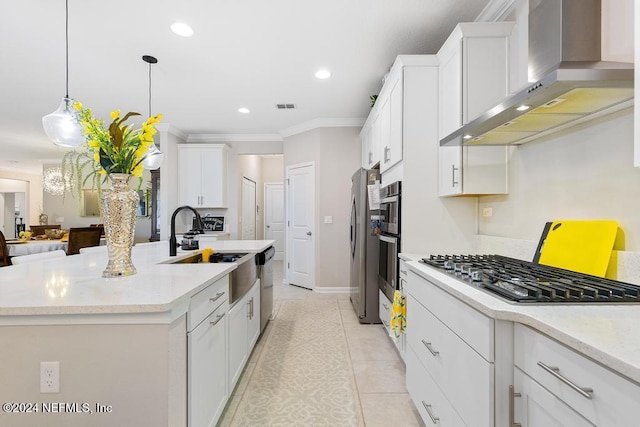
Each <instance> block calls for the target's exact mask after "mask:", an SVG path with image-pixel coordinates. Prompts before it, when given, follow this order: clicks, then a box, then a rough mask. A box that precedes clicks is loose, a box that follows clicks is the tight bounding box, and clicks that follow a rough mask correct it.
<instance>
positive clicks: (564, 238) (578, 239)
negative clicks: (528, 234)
mask: <svg viewBox="0 0 640 427" xmlns="http://www.w3.org/2000/svg"><path fill="white" fill-rule="evenodd" d="M617 233H618V223H617V222H615V221H605V220H594V221H586V220H585V221H580V220H558V221H554V222H552V223H551V227H550V228H549V232H548V234H547V237H546V239H545V240H544V245H543V246H542V250H541V252H540V259H539V261H538V262H539V263H540V264H544V265H549V266H553V267H558V268H564V269H565V270H571V271H577V272H579V273H585V274H591V275H593V276H598V277H604V276H605V273H606V272H607V266H608V265H609V260H610V259H611V251H612V250H613V244H614V243H615V240H616V234H617Z"/></svg>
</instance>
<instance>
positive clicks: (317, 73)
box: [316, 70, 331, 79]
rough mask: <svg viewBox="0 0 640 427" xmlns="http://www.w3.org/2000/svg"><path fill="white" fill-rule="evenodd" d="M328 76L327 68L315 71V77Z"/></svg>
mask: <svg viewBox="0 0 640 427" xmlns="http://www.w3.org/2000/svg"><path fill="white" fill-rule="evenodd" d="M329 77H331V73H330V72H328V71H327V70H318V71H316V78H318V79H328V78H329Z"/></svg>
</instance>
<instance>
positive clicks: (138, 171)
mask: <svg viewBox="0 0 640 427" xmlns="http://www.w3.org/2000/svg"><path fill="white" fill-rule="evenodd" d="M74 107H75V109H76V110H77V111H78V121H79V123H80V124H81V125H82V129H83V133H84V135H85V136H86V137H87V147H88V148H89V150H90V151H91V152H92V153H93V162H94V169H95V170H96V171H97V172H100V173H102V174H107V175H108V174H112V173H126V174H131V175H133V176H135V177H138V178H140V177H142V172H143V170H144V165H143V163H142V161H143V160H144V158H145V156H146V154H147V150H148V149H149V147H150V146H151V144H153V135H155V134H156V132H157V131H156V129H155V125H156V124H157V123H158V122H159V121H160V120H161V119H162V115H161V114H158V115H155V116H152V117H149V118H148V119H147V120H146V121H145V122H143V123H142V126H141V127H140V128H139V129H134V128H133V126H132V125H125V124H124V122H125V121H127V119H129V117H132V116H139V115H140V114H139V113H135V112H129V113H127V114H125V116H124V117H120V110H115V111H112V112H111V120H112V122H111V124H110V125H109V126H108V127H106V126H105V123H104V121H103V120H100V119H96V118H95V117H93V113H92V112H91V109H89V108H84V107H83V106H82V104H81V103H80V102H76V103H75V104H74Z"/></svg>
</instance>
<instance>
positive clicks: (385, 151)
mask: <svg viewBox="0 0 640 427" xmlns="http://www.w3.org/2000/svg"><path fill="white" fill-rule="evenodd" d="M389 151H391V148H389V147H384V162H385V163H387V162H388V161H389V160H391V159H390V158H389V156H388V154H389Z"/></svg>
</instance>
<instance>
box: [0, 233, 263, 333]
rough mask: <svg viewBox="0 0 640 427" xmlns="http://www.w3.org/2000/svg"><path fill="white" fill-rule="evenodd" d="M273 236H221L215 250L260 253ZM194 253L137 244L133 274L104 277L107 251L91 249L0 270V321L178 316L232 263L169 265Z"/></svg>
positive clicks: (160, 244) (231, 267)
mask: <svg viewBox="0 0 640 427" xmlns="http://www.w3.org/2000/svg"><path fill="white" fill-rule="evenodd" d="M272 244H273V240H238V241H234V240H225V241H223V242H215V245H212V247H213V249H214V250H221V251H222V250H225V251H238V252H240V251H243V252H260V251H262V250H264V249H266V248H268V247H269V246H271V245H272ZM196 252H198V251H182V250H178V255H177V256H176V257H170V256H169V244H168V242H166V241H164V242H155V243H143V244H137V245H135V246H134V247H133V249H132V253H131V259H132V261H133V264H134V265H135V267H136V270H137V274H135V275H133V276H128V277H121V278H110V279H106V278H103V277H102V271H103V270H104V268H105V266H106V265H107V260H108V258H107V252H106V248H105V250H104V251H100V250H98V251H95V252H89V253H85V254H79V255H71V256H67V257H63V258H55V259H52V260H49V261H42V262H34V263H26V264H20V265H14V266H10V267H3V268H1V269H0V323H2V322H6V321H7V319H8V318H9V317H11V318H12V322H15V319H16V317H17V316H25V317H26V316H52V315H57V316H60V315H96V314H123V313H128V314H149V313H167V312H168V313H172V312H173V313H172V314H171V317H175V316H176V315H180V312H185V311H186V308H187V307H188V301H189V298H190V297H191V296H193V295H195V294H196V293H197V292H199V291H200V290H202V289H203V288H205V287H206V286H208V285H209V284H211V283H213V282H214V281H216V280H218V279H219V278H221V277H223V276H225V275H226V274H229V273H230V272H231V271H233V270H234V269H235V268H236V264H235V263H218V264H209V263H201V264H167V263H166V262H167V261H171V260H177V259H179V258H180V257H185V256H188V255H191V254H193V253H196Z"/></svg>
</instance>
